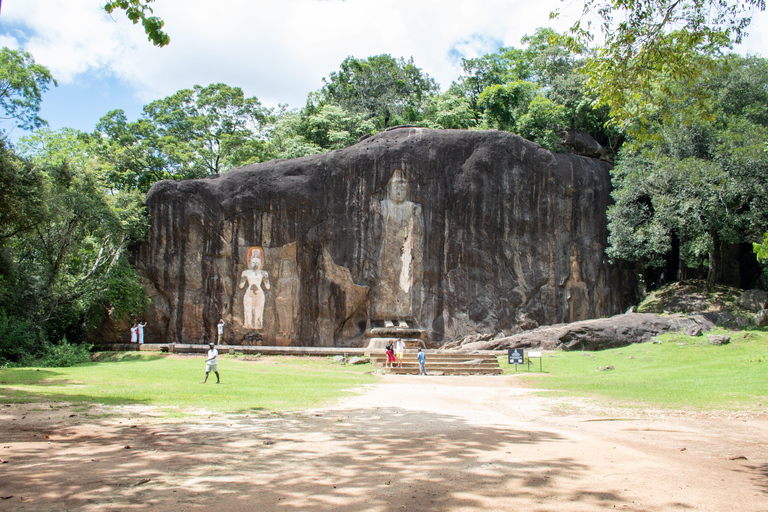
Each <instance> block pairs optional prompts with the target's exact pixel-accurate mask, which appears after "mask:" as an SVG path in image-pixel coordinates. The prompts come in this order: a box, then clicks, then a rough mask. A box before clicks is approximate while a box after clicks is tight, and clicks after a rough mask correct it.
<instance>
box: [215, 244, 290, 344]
mask: <svg viewBox="0 0 768 512" xmlns="http://www.w3.org/2000/svg"><path fill="white" fill-rule="evenodd" d="M244 251H245V258H243V260H242V261H245V262H246V265H247V266H246V268H245V269H243V270H242V271H241V272H240V278H239V281H238V287H237V288H238V289H237V291H236V292H235V294H236V297H237V299H235V300H233V301H232V302H233V304H234V305H235V307H234V308H233V314H232V315H230V317H229V320H230V322H231V323H232V325H233V328H234V330H235V331H236V332H240V333H242V334H241V340H240V343H242V344H243V345H253V344H259V345H264V344H269V345H290V344H291V342H292V341H293V338H294V336H293V333H294V325H295V321H296V314H297V301H298V296H299V278H298V274H297V264H296V244H295V243H292V244H287V245H285V246H283V247H261V246H252V247H246V248H244ZM275 280H276V281H277V282H276V283H275Z"/></svg>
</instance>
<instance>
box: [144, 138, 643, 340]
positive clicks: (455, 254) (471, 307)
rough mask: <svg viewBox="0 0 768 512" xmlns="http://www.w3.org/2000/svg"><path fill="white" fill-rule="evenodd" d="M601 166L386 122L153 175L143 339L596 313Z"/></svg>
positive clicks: (606, 309) (604, 194)
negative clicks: (354, 133)
mask: <svg viewBox="0 0 768 512" xmlns="http://www.w3.org/2000/svg"><path fill="white" fill-rule="evenodd" d="M608 170H609V165H608V164H607V163H604V162H600V161H598V160H593V159H589V158H584V157H579V156H575V155H564V154H553V153H551V152H549V151H547V150H545V149H543V148H541V147H540V146H538V145H537V144H534V143H532V142H529V141H526V140H524V139H522V138H520V137H519V136H516V135H513V134H510V133H506V132H498V131H483V132H480V131H462V130H428V129H421V128H399V129H394V130H391V131H387V132H384V133H380V134H378V135H376V136H373V137H370V138H368V139H366V140H363V141H361V142H360V143H358V144H357V145H355V146H353V147H350V148H346V149H342V150H338V151H334V152H332V153H326V154H321V155H313V156H309V157H304V158H299V159H295V160H288V161H272V162H267V163H262V164H256V165H252V166H248V167H243V168H240V169H235V170H232V171H230V172H228V173H226V174H223V175H219V176H214V177H211V178H210V179H203V180H194V181H164V182H159V183H157V184H155V185H154V186H153V187H152V189H151V190H150V192H149V194H148V195H147V198H146V205H147V210H148V213H149V215H150V219H151V228H150V231H149V236H148V240H147V241H146V242H144V243H142V244H140V245H138V246H137V247H136V248H135V250H134V254H133V258H134V261H135V263H136V265H137V269H138V270H139V273H140V274H141V275H142V276H143V277H144V278H145V279H146V281H147V284H148V293H149V295H150V297H151V299H152V306H151V309H150V310H149V311H148V316H147V320H148V322H149V325H148V326H147V332H148V338H149V339H150V340H154V341H160V340H162V341H168V342H193V341H202V340H211V339H215V335H214V333H215V332H216V324H217V323H218V321H219V319H220V318H223V319H224V321H225V322H226V326H225V336H224V339H225V341H226V342H228V343H230V344H262V345H288V344H293V345H310V346H327V345H336V346H352V345H362V344H364V343H365V335H366V333H370V332H371V331H372V330H376V329H377V328H391V327H393V326H394V327H395V328H398V327H399V328H407V329H412V330H413V329H416V330H420V331H419V332H424V333H426V339H427V342H428V344H430V345H432V346H434V345H436V344H439V343H440V341H441V340H443V339H457V338H461V337H462V336H464V335H466V334H470V333H473V332H489V331H492V332H499V331H504V330H510V331H509V332H511V331H512V330H519V329H521V328H522V329H532V328H535V327H538V326H539V325H546V324H554V323H560V322H571V321H577V320H584V319H587V318H595V317H602V316H609V315H612V314H615V313H617V312H620V311H623V310H624V309H626V307H627V305H628V304H629V303H630V302H631V301H632V300H633V297H632V293H633V290H634V289H635V283H634V281H633V278H632V277H631V274H630V273H627V272H624V271H622V270H620V269H617V268H614V267H612V266H610V265H609V264H608V261H607V258H606V257H605V253H604V248H605V243H606V237H607V231H606V217H605V212H606V208H607V206H608V204H609V201H610V196H609V190H610V179H609V173H608Z"/></svg>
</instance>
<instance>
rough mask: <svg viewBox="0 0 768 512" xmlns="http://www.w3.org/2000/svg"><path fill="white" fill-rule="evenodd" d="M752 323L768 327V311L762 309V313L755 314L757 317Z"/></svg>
mask: <svg viewBox="0 0 768 512" xmlns="http://www.w3.org/2000/svg"><path fill="white" fill-rule="evenodd" d="M752 321H753V322H754V323H755V325H757V326H758V327H763V326H765V325H768V309H761V310H760V311H758V312H757V313H755V316H754V317H752Z"/></svg>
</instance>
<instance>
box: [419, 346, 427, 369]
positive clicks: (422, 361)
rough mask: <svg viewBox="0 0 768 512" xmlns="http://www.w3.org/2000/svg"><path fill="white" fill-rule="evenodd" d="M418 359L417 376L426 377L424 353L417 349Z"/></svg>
mask: <svg viewBox="0 0 768 512" xmlns="http://www.w3.org/2000/svg"><path fill="white" fill-rule="evenodd" d="M418 358H419V375H426V374H427V357H426V356H425V355H424V352H423V351H422V350H421V349H419V353H418Z"/></svg>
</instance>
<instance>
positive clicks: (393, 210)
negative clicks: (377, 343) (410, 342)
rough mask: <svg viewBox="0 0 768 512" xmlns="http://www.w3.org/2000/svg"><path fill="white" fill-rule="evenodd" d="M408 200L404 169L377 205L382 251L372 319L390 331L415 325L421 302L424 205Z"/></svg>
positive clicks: (377, 239) (376, 227) (376, 233)
mask: <svg viewBox="0 0 768 512" xmlns="http://www.w3.org/2000/svg"><path fill="white" fill-rule="evenodd" d="M408 198H409V183H408V180H407V179H406V176H405V173H404V172H403V171H402V169H396V170H395V171H394V173H393V174H392V178H390V180H389V183H388V184H387V197H386V198H385V199H383V200H382V201H380V202H379V203H378V205H377V209H376V224H375V225H374V229H373V239H374V243H376V244H378V245H379V246H380V250H379V252H378V261H377V262H376V265H375V267H376V269H377V272H376V275H375V282H374V283H373V290H372V297H371V307H370V318H371V321H373V322H383V323H384V324H385V326H387V327H392V326H393V325H403V324H404V323H405V322H409V321H410V322H413V318H414V314H415V311H416V310H418V308H419V307H420V306H421V300H422V297H421V289H422V287H421V282H422V279H423V275H424V272H423V255H424V219H423V217H422V210H421V205H420V204H417V203H414V202H412V201H409V200H408ZM403 326H405V325H403Z"/></svg>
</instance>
